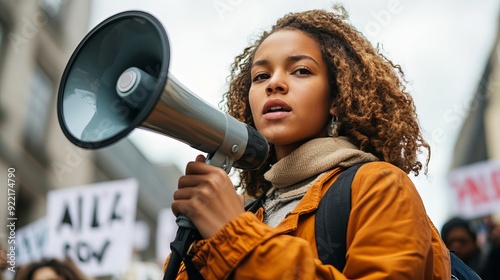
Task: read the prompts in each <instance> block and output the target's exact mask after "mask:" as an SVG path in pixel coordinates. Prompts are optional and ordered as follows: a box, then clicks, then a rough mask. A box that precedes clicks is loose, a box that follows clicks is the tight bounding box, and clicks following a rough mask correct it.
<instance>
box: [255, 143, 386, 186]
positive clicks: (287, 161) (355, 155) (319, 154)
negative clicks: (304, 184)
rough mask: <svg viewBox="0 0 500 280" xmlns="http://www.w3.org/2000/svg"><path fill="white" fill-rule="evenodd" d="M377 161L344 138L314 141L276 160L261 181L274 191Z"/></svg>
mask: <svg viewBox="0 0 500 280" xmlns="http://www.w3.org/2000/svg"><path fill="white" fill-rule="evenodd" d="M377 160H379V159H378V158H377V157H376V156H374V155H372V154H370V153H366V152H363V151H360V150H359V149H358V148H357V147H356V146H354V145H353V144H351V143H350V142H349V141H348V138H347V137H325V138H315V139H313V140H310V141H308V142H306V143H305V144H303V145H302V146H300V147H299V148H297V149H296V150H294V151H293V152H291V153H290V154H289V155H288V156H286V157H284V158H282V159H281V160H279V161H278V162H277V163H276V164H274V165H273V166H272V167H271V169H270V170H268V171H267V172H266V173H265V174H264V178H265V179H266V180H268V181H269V182H271V183H272V185H273V187H275V188H285V187H288V186H291V185H293V184H296V183H298V182H300V181H303V180H305V179H308V178H311V177H312V176H314V175H318V174H320V173H322V172H325V171H328V170H331V169H333V168H335V167H349V166H352V165H354V164H356V163H359V162H367V161H377Z"/></svg>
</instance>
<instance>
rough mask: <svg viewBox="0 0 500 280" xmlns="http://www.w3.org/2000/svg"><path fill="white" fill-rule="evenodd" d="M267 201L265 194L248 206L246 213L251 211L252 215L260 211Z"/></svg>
mask: <svg viewBox="0 0 500 280" xmlns="http://www.w3.org/2000/svg"><path fill="white" fill-rule="evenodd" d="M265 200H266V194H265V193H264V194H262V195H261V196H259V197H258V198H257V199H256V200H254V201H252V202H250V203H249V204H247V205H246V206H245V211H250V212H252V213H255V212H257V210H259V208H260V207H262V205H263V204H264V201H265Z"/></svg>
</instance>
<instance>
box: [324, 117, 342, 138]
mask: <svg viewBox="0 0 500 280" xmlns="http://www.w3.org/2000/svg"><path fill="white" fill-rule="evenodd" d="M327 133H328V136H330V137H337V136H339V118H337V116H332V120H331V121H330V124H329V125H328V130H327Z"/></svg>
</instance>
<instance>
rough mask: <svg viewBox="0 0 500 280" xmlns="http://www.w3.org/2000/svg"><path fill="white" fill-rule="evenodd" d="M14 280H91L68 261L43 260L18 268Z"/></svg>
mask: <svg viewBox="0 0 500 280" xmlns="http://www.w3.org/2000/svg"><path fill="white" fill-rule="evenodd" d="M14 280H91V278H88V277H86V276H85V275H84V274H83V273H82V272H80V270H79V269H78V268H77V267H76V265H75V264H74V263H73V262H72V261H71V260H70V259H65V260H58V259H45V260H41V261H38V262H34V263H31V264H28V265H26V266H25V267H22V268H20V269H19V270H18V271H17V273H16V276H15V277H14Z"/></svg>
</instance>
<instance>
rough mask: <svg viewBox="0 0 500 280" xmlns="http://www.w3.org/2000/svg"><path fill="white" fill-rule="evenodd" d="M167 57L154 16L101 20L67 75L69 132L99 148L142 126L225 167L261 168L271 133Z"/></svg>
mask: <svg viewBox="0 0 500 280" xmlns="http://www.w3.org/2000/svg"><path fill="white" fill-rule="evenodd" d="M169 61H170V47H169V42H168V37H167V34H166V32H165V29H164V28H163V26H162V25H161V23H160V22H159V21H158V20H157V19H156V18H155V17H154V16H152V15H150V14H148V13H146V12H141V11H127V12H122V13H119V14H116V15H114V16H112V17H110V18H108V19H106V20H104V21H103V22H101V23H100V24H99V25H97V26H96V27H95V28H93V29H92V30H91V31H90V32H89V33H88V34H87V35H86V36H85V38H84V39H83V40H82V41H81V43H80V44H79V45H78V47H77V48H76V50H75V51H74V53H73V55H72V56H71V58H70V60H69V62H68V64H67V66H66V69H65V70H64V73H63V76H62V80H61V83H60V87H59V93H58V104H57V115H58V119H59V124H60V126H61V128H62V131H63V132H64V134H65V136H66V137H67V138H68V139H69V140H70V141H71V142H72V143H74V144H75V145H77V146H80V147H83V148H88V149H97V148H102V147H105V146H107V145H110V144H113V143H115V142H117V141H119V140H120V139H122V138H123V137H125V136H126V135H128V134H129V133H130V132H131V131H132V130H133V129H134V128H143V129H147V130H151V131H154V132H158V133H161V134H163V135H166V136H168V137H171V138H174V139H176V140H178V141H181V142H184V143H186V144H188V145H189V146H191V147H193V148H195V149H197V150H200V151H203V152H206V153H208V154H209V155H208V158H207V163H209V164H211V165H214V166H218V167H221V168H223V169H224V170H226V172H229V170H230V168H231V167H232V166H234V167H236V168H241V169H256V168H258V167H260V166H261V165H262V164H263V163H264V162H265V160H266V158H267V155H268V152H269V145H268V143H267V141H266V139H265V138H264V137H263V136H262V135H260V134H259V133H258V132H257V131H256V130H255V129H254V128H253V127H251V126H249V125H246V124H244V123H242V122H240V121H238V120H236V119H235V118H233V117H231V116H229V115H228V114H227V113H223V112H221V111H219V110H218V109H217V108H215V107H213V106H211V105H209V104H208V103H206V102H205V101H204V100H202V99H201V98H199V97H198V96H196V95H195V94H194V93H192V92H191V91H189V90H188V89H187V88H186V87H184V86H183V85H182V84H181V83H179V82H178V81H177V80H176V79H175V78H174V77H173V76H171V75H169V73H168V68H169Z"/></svg>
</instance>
